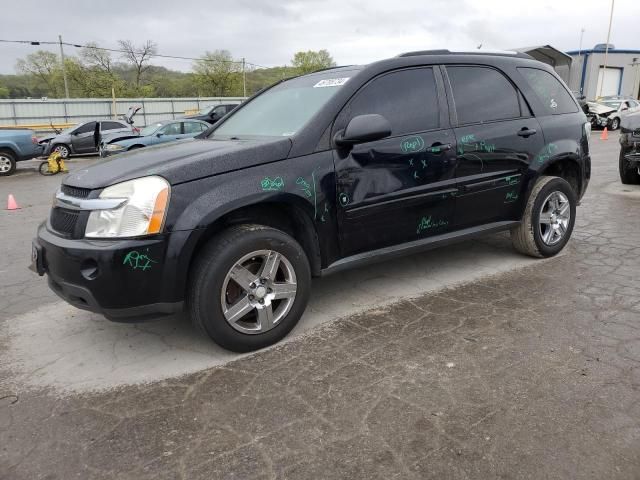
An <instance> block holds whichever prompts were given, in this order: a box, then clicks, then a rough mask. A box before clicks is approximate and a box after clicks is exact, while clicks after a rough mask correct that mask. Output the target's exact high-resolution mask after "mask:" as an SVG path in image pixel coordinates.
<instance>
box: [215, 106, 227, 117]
mask: <svg viewBox="0 0 640 480" xmlns="http://www.w3.org/2000/svg"><path fill="white" fill-rule="evenodd" d="M225 113H226V109H225V106H224V105H223V106H221V107H216V108H214V109H213V114H214V115H215V116H217V117H218V118H222V117H223V116H224V114H225Z"/></svg>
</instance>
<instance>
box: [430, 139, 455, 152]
mask: <svg viewBox="0 0 640 480" xmlns="http://www.w3.org/2000/svg"><path fill="white" fill-rule="evenodd" d="M429 150H431V151H434V150H435V151H436V152H438V153H439V152H446V151H447V150H451V144H450V143H440V142H436V143H434V144H433V145H431V146H430V147H429Z"/></svg>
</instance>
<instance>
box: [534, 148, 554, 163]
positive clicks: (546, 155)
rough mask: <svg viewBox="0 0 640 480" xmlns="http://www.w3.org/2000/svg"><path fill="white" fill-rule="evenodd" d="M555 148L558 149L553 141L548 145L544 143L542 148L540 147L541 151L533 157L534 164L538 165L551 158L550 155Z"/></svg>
mask: <svg viewBox="0 0 640 480" xmlns="http://www.w3.org/2000/svg"><path fill="white" fill-rule="evenodd" d="M557 150H558V146H557V145H556V144H555V143H550V144H549V145H545V146H544V148H543V149H542V152H540V153H539V154H538V155H536V157H535V158H534V160H533V162H534V164H535V165H538V166H539V165H542V164H543V163H544V162H546V161H547V160H549V159H550V158H551V155H553V154H554V152H556V151H557Z"/></svg>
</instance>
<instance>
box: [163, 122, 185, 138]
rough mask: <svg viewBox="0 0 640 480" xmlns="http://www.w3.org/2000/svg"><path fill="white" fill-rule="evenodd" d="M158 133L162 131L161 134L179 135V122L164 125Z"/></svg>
mask: <svg viewBox="0 0 640 480" xmlns="http://www.w3.org/2000/svg"><path fill="white" fill-rule="evenodd" d="M159 133H162V134H163V135H180V122H176V123H170V124H169V125H165V126H164V127H162V129H161V130H160V132H159Z"/></svg>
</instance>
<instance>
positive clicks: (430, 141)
mask: <svg viewBox="0 0 640 480" xmlns="http://www.w3.org/2000/svg"><path fill="white" fill-rule="evenodd" d="M366 114H379V115H382V116H383V117H385V118H386V119H387V120H388V121H389V123H390V124H391V135H390V136H389V137H387V138H383V139H382V140H376V141H371V142H366V143H360V144H357V145H354V146H353V147H352V148H348V149H347V148H340V147H336V148H335V149H334V162H335V168H336V178H337V195H338V198H337V205H338V222H339V226H340V237H341V248H342V254H343V255H345V256H347V255H353V254H357V253H360V252H364V251H369V250H374V249H377V248H384V247H388V246H392V245H397V244H402V243H407V242H411V241H420V240H423V239H425V238H426V237H429V236H433V235H438V234H442V233H445V232H447V231H449V230H450V229H451V227H452V225H453V223H454V222H453V213H454V206H455V193H456V180H455V137H454V134H453V130H452V129H451V127H450V126H449V118H448V110H447V106H446V100H445V97H444V86H443V82H442V76H441V73H440V70H439V68H438V67H419V68H407V69H403V70H396V71H393V72H389V73H385V74H382V75H380V76H378V77H376V78H374V79H373V80H371V81H370V82H369V83H367V84H366V85H364V86H363V87H362V88H361V89H360V90H359V91H358V92H357V93H356V94H355V96H354V97H353V98H352V100H350V101H349V103H348V104H347V105H346V106H345V107H344V108H343V110H342V112H341V113H340V114H339V115H338V118H337V119H336V122H335V124H334V129H333V135H335V134H336V133H337V132H338V131H340V130H341V129H344V128H345V127H346V125H347V124H348V123H349V121H350V120H351V119H353V118H354V117H356V116H359V115H366Z"/></svg>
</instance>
